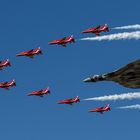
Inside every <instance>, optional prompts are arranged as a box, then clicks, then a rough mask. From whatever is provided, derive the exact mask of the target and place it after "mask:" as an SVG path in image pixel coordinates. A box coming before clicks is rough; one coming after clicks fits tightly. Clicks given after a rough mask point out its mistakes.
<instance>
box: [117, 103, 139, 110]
mask: <svg viewBox="0 0 140 140" xmlns="http://www.w3.org/2000/svg"><path fill="white" fill-rule="evenodd" d="M118 109H140V104H136V105H129V106H121V107H118Z"/></svg>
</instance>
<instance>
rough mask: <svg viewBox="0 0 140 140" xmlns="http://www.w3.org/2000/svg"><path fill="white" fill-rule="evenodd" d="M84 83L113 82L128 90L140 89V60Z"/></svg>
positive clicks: (95, 76)
mask: <svg viewBox="0 0 140 140" xmlns="http://www.w3.org/2000/svg"><path fill="white" fill-rule="evenodd" d="M83 81H84V82H98V81H113V82H116V83H118V84H120V85H122V86H124V87H127V88H140V59H139V60H136V61H134V62H132V63H129V64H127V65H126V66H124V67H122V68H120V69H118V70H116V71H114V72H110V73H106V74H102V75H93V76H92V77H89V78H86V79H84V80H83Z"/></svg>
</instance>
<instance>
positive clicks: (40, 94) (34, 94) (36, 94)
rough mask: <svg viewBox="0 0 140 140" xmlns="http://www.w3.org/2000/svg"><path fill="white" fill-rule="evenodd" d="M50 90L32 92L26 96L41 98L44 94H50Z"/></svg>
mask: <svg viewBox="0 0 140 140" xmlns="http://www.w3.org/2000/svg"><path fill="white" fill-rule="evenodd" d="M50 93H51V92H50V90H49V88H46V89H41V90H37V91H34V92H32V93H29V94H27V95H28V96H40V97H43V96H44V95H45V94H46V95H47V94H50Z"/></svg>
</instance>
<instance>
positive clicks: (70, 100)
mask: <svg viewBox="0 0 140 140" xmlns="http://www.w3.org/2000/svg"><path fill="white" fill-rule="evenodd" d="M77 102H80V99H79V97H78V96H76V97H75V98H71V99H65V100H62V101H59V102H58V104H68V105H72V104H73V103H77Z"/></svg>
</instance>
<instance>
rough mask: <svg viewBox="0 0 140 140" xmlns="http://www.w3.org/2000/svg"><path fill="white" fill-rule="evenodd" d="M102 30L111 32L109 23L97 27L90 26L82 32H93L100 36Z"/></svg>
mask: <svg viewBox="0 0 140 140" xmlns="http://www.w3.org/2000/svg"><path fill="white" fill-rule="evenodd" d="M101 32H109V27H108V25H107V24H105V25H103V26H100V25H99V26H97V27H93V28H89V29H87V30H85V31H83V32H82V33H93V34H95V35H96V36H100V33H101Z"/></svg>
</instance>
